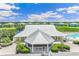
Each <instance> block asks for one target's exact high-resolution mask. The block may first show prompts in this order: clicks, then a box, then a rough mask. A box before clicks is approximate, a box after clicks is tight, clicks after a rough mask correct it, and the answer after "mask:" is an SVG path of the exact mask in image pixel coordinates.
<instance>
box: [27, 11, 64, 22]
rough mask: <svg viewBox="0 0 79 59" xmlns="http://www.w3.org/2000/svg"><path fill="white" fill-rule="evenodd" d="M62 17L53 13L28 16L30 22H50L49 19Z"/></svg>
mask: <svg viewBox="0 0 79 59" xmlns="http://www.w3.org/2000/svg"><path fill="white" fill-rule="evenodd" d="M62 17H63V16H62V15H59V14H57V13H56V12H53V11H48V12H45V13H41V14H31V15H28V21H48V18H62Z"/></svg>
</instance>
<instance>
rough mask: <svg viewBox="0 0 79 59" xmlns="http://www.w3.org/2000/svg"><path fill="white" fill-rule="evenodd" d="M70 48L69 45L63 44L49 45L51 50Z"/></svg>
mask: <svg viewBox="0 0 79 59" xmlns="http://www.w3.org/2000/svg"><path fill="white" fill-rule="evenodd" d="M65 50H70V46H68V45H64V44H54V45H52V47H51V51H52V52H58V51H65Z"/></svg>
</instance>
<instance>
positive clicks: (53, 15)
mask: <svg viewBox="0 0 79 59" xmlns="http://www.w3.org/2000/svg"><path fill="white" fill-rule="evenodd" d="M78 19H79V4H75V3H3V4H0V22H23V21H32V22H34V21H37V22H39V21H79V20H78Z"/></svg>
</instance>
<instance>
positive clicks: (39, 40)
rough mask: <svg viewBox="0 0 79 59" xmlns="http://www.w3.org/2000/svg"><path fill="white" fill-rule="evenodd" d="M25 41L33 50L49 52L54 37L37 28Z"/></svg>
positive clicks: (35, 51)
mask: <svg viewBox="0 0 79 59" xmlns="http://www.w3.org/2000/svg"><path fill="white" fill-rule="evenodd" d="M25 42H26V45H28V47H29V48H30V49H31V52H34V53H43V52H49V49H50V48H49V47H50V46H51V44H52V43H53V42H54V39H53V38H52V37H51V36H49V35H47V34H46V33H44V32H42V31H41V30H37V31H35V32H34V33H32V34H31V35H30V36H29V37H27V39H26V40H25Z"/></svg>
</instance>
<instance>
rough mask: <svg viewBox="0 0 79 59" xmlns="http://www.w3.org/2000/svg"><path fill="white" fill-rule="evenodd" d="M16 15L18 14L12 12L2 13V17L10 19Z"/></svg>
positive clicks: (0, 14) (0, 12)
mask: <svg viewBox="0 0 79 59" xmlns="http://www.w3.org/2000/svg"><path fill="white" fill-rule="evenodd" d="M14 15H18V13H14V12H12V11H0V16H3V17H9V16H14Z"/></svg>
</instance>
